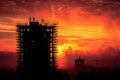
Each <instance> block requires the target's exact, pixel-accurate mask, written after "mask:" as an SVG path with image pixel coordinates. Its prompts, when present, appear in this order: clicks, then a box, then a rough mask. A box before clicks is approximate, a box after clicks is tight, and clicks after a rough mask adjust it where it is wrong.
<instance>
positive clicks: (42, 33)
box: [17, 18, 57, 80]
mask: <svg viewBox="0 0 120 80" xmlns="http://www.w3.org/2000/svg"><path fill="white" fill-rule="evenodd" d="M56 44H57V24H55V23H54V24H50V23H45V22H44V20H43V19H42V20H41V22H38V21H36V20H35V18H30V22H29V24H28V25H22V24H18V25H17V52H18V67H17V69H18V77H19V79H20V80H27V79H34V80H35V79H37V80H50V79H51V78H50V77H51V76H52V74H53V73H54V71H55V69H56V63H55V58H56V57H55V55H56V52H57V51H56ZM45 76H46V77H45Z"/></svg>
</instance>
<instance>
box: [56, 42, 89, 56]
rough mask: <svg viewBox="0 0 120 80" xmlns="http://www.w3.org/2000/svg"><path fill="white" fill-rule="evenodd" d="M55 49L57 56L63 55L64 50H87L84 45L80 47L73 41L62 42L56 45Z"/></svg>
mask: <svg viewBox="0 0 120 80" xmlns="http://www.w3.org/2000/svg"><path fill="white" fill-rule="evenodd" d="M57 49H58V54H57V55H58V56H60V55H64V52H65V51H67V50H72V51H83V52H84V53H86V50H87V49H86V48H85V47H81V46H79V45H78V44H77V43H75V42H69V43H63V44H61V45H58V46H57Z"/></svg>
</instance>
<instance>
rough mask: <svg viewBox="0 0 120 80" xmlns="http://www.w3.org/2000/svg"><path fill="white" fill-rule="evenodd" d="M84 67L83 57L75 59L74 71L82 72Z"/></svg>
mask: <svg viewBox="0 0 120 80" xmlns="http://www.w3.org/2000/svg"><path fill="white" fill-rule="evenodd" d="M84 67H85V61H84V59H81V58H78V59H76V60H75V71H76V72H83V71H84Z"/></svg>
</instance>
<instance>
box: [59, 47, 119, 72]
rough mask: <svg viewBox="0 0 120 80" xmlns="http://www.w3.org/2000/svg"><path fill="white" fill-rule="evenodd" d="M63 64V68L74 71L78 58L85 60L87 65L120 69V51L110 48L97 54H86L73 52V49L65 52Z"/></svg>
mask: <svg viewBox="0 0 120 80" xmlns="http://www.w3.org/2000/svg"><path fill="white" fill-rule="evenodd" d="M61 57H62V58H61V60H62V62H61V64H62V65H63V68H65V69H67V70H69V69H74V67H75V60H76V59H78V58H81V59H84V60H85V64H86V65H92V66H99V67H110V68H119V67H120V63H119V61H120V49H118V48H113V47H108V48H106V49H104V50H103V49H101V50H98V51H97V52H93V53H91V52H87V54H84V53H83V52H82V51H73V50H71V49H69V50H67V51H65V53H64V55H63V56H61Z"/></svg>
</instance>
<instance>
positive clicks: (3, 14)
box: [0, 0, 120, 62]
mask: <svg viewBox="0 0 120 80" xmlns="http://www.w3.org/2000/svg"><path fill="white" fill-rule="evenodd" d="M119 4H120V2H119V1H116V2H114V0H85V1H83V0H75V1H74V0H62V1H58V0H46V1H44V0H40V1H39V0H35V1H34V2H33V1H32V0H29V1H28V0H21V1H18V0H11V1H9V0H6V1H4V0H3V1H2V0H1V2H0V46H1V48H0V51H12V52H15V51H16V40H15V39H16V24H17V23H28V21H29V18H30V17H35V18H37V19H38V20H39V21H40V20H41V19H42V18H44V19H45V20H46V22H48V21H49V22H54V21H55V22H57V23H58V55H59V56H62V55H63V54H65V51H66V50H68V49H70V48H71V49H72V51H74V52H73V53H75V51H77V53H79V52H80V53H79V54H87V52H89V54H95V52H97V51H98V50H100V49H102V50H104V49H106V48H108V47H113V48H118V49H120V43H119V41H120V27H119V26H120V16H119V12H120V9H119V8H118V7H120V6H119ZM89 54H87V55H89ZM96 54H97V53H96ZM58 60H59V57H58ZM59 61H60V60H59ZM59 61H58V62H59Z"/></svg>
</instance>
